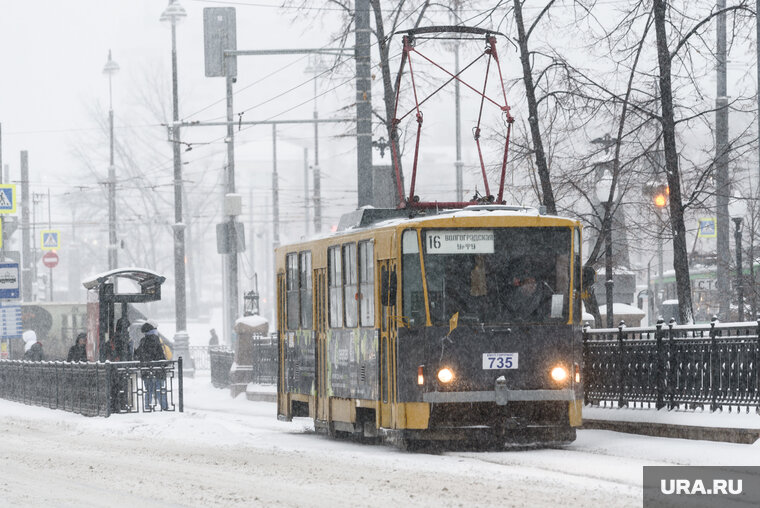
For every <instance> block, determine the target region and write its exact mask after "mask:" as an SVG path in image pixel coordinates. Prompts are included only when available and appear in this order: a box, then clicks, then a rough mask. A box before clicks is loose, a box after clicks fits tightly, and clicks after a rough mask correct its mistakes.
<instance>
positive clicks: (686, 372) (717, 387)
mask: <svg viewBox="0 0 760 508" xmlns="http://www.w3.org/2000/svg"><path fill="white" fill-rule="evenodd" d="M583 363H584V365H583V374H584V398H585V401H586V404H595V405H607V404H610V405H616V406H618V407H625V406H630V405H638V404H641V405H644V404H646V405H649V406H651V405H652V404H653V405H654V406H655V407H656V408H657V409H660V408H663V407H667V408H669V409H674V408H677V407H680V408H687V409H695V408H705V407H707V408H709V410H710V411H715V410H717V409H720V410H723V409H726V408H727V409H728V410H731V409H732V408H744V409H745V410H746V411H749V409H750V408H754V409H755V410H756V411H758V412H760V382H759V381H758V373H759V368H760V367H759V366H760V320H758V321H752V322H744V323H720V322H718V321H717V319H715V318H713V321H712V322H711V323H710V324H706V325H676V324H675V321H674V320H671V321H670V323H668V324H665V323H664V322H663V321H662V320H660V321H659V322H658V323H657V325H656V326H654V327H646V328H643V327H642V328H627V327H626V326H625V324H624V323H622V322H621V325H620V326H619V327H618V328H602V329H591V328H588V327H586V328H584V331H583Z"/></svg>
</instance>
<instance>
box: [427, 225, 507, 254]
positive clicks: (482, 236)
mask: <svg viewBox="0 0 760 508" xmlns="http://www.w3.org/2000/svg"><path fill="white" fill-rule="evenodd" d="M425 252H427V253H428V254H493V231H492V230H488V229H451V230H435V231H428V232H427V233H426V234H425Z"/></svg>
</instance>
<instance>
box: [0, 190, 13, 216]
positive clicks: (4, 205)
mask: <svg viewBox="0 0 760 508" xmlns="http://www.w3.org/2000/svg"><path fill="white" fill-rule="evenodd" d="M0 213H16V186H15V185H14V184H6V185H0Z"/></svg>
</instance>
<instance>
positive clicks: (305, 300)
mask: <svg viewBox="0 0 760 508" xmlns="http://www.w3.org/2000/svg"><path fill="white" fill-rule="evenodd" d="M300 265H301V267H300V268H301V275H300V287H301V328H311V323H312V320H311V301H312V283H311V252H308V251H307V252H301V254H300Z"/></svg>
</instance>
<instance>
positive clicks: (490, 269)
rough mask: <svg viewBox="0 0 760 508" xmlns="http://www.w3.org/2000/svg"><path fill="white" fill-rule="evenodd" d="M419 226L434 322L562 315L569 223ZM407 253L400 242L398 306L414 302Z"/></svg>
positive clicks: (567, 296) (410, 260)
mask: <svg viewBox="0 0 760 508" xmlns="http://www.w3.org/2000/svg"><path fill="white" fill-rule="evenodd" d="M422 234H423V238H424V239H425V242H424V243H423V245H424V246H425V247H424V255H425V258H424V259H425V276H426V277H427V288H428V291H429V302H430V318H431V320H432V321H433V323H435V324H438V325H440V324H447V323H448V322H449V320H450V319H451V317H452V316H453V315H454V314H457V313H458V316H459V317H458V319H459V323H467V322H471V323H501V322H515V321H516V322H529V323H537V322H546V321H550V320H551V321H554V320H562V321H564V320H566V319H567V318H568V312H569V301H570V260H571V259H572V258H571V256H572V254H573V252H572V250H571V238H572V236H571V231H570V230H569V229H568V228H496V229H477V230H475V229H473V230H465V229H459V230H456V231H453V230H433V229H430V230H425V231H423V232H422ZM404 240H405V241H404V246H407V242H406V239H404ZM409 247H410V248H412V245H411V242H409ZM415 251H416V249H415ZM414 257H415V256H413V255H411V253H408V251H407V250H404V268H405V273H404V288H403V290H404V298H405V299H404V305H405V307H404V310H405V312H407V309H408V307H407V306H411V305H414V302H415V298H414V296H413V295H412V294H411V292H412V288H413V285H411V287H410V284H409V281H408V279H407V277H409V276H410V274H409V273H407V270H406V269H407V268H413V267H412V263H413V262H414V261H413V260H414ZM417 262H418V261H417ZM411 271H412V273H413V270H411ZM417 272H418V273H419V269H417ZM417 277H419V276H417ZM420 289H421V288H420ZM420 292H421V291H420ZM422 304H423V302H420V305H422Z"/></svg>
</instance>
